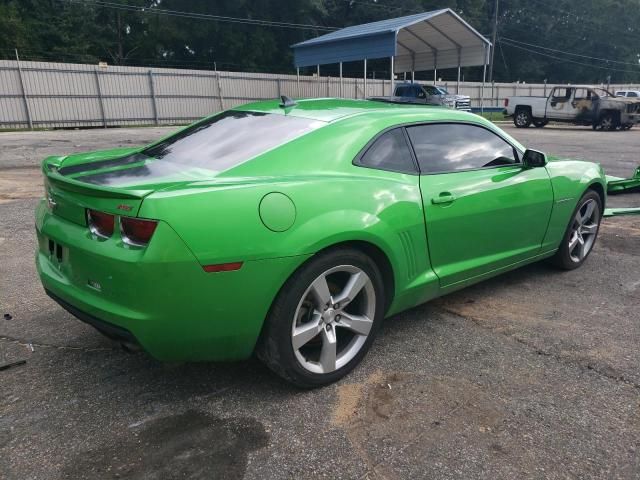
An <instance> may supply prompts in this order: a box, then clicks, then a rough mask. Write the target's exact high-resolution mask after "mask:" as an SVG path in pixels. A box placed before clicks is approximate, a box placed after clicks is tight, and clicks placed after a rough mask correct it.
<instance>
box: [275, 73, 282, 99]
mask: <svg viewBox="0 0 640 480" xmlns="http://www.w3.org/2000/svg"><path fill="white" fill-rule="evenodd" d="M276 82H277V83H278V98H280V97H281V96H282V86H281V85H280V79H279V78H278V79H277V80H276Z"/></svg>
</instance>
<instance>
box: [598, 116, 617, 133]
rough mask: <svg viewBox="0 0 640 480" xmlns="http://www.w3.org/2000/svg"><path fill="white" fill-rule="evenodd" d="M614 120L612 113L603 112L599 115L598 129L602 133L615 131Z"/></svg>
mask: <svg viewBox="0 0 640 480" xmlns="http://www.w3.org/2000/svg"><path fill="white" fill-rule="evenodd" d="M616 123H617V122H616V119H615V118H614V117H613V114H612V113H609V112H605V113H603V114H602V115H600V119H599V120H598V127H600V130H603V131H611V130H615V129H616Z"/></svg>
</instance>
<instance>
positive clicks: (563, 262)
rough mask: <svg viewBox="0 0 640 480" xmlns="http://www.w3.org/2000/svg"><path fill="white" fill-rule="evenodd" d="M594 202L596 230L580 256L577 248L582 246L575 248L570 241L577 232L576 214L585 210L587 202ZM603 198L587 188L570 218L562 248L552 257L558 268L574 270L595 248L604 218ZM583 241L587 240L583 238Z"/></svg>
mask: <svg viewBox="0 0 640 480" xmlns="http://www.w3.org/2000/svg"><path fill="white" fill-rule="evenodd" d="M591 202H593V203H594V204H595V216H594V217H593V218H594V220H593V222H592V224H593V225H595V232H594V233H593V234H592V235H593V239H592V240H591V238H589V240H587V241H590V244H589V247H588V250H587V251H586V254H585V255H584V256H582V257H581V258H580V255H575V248H580V246H579V244H578V245H577V246H576V247H574V248H573V249H572V248H571V246H570V242H571V240H572V238H573V236H574V235H575V233H576V227H577V225H576V222H577V220H576V216H577V215H578V212H585V210H586V209H585V207H586V206H587V204H589V203H591ZM602 213H603V211H602V199H601V198H600V195H598V193H597V192H595V191H594V190H591V189H589V190H587V192H586V193H585V194H584V195H583V196H582V198H581V199H580V201H579V202H578V205H577V206H576V208H575V210H574V211H573V213H572V214H571V219H570V220H569V225H567V229H566V231H565V234H564V236H563V237H562V243H561V244H560V248H559V249H558V251H557V252H556V254H555V255H554V256H553V257H551V259H550V260H551V263H552V264H553V265H555V266H556V267H558V268H561V269H563V270H573V269H574V268H578V267H579V266H581V265H582V264H583V263H584V262H585V260H586V259H587V258H589V254H590V253H591V251H592V250H593V246H594V245H595V242H596V239H597V237H598V231H599V230H600V222H601V220H602ZM579 236H580V238H583V234H580V235H579ZM583 242H585V240H584V239H583Z"/></svg>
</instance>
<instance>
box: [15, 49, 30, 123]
mask: <svg viewBox="0 0 640 480" xmlns="http://www.w3.org/2000/svg"><path fill="white" fill-rule="evenodd" d="M16 62H17V64H18V77H20V87H21V89H22V100H23V101H24V109H25V111H26V112H27V122H28V123H29V130H33V121H32V120H31V109H30V108H29V100H28V99H27V89H26V88H24V78H23V77H22V67H21V66H20V57H19V56H18V49H17V48H16Z"/></svg>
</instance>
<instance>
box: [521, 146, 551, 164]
mask: <svg viewBox="0 0 640 480" xmlns="http://www.w3.org/2000/svg"><path fill="white" fill-rule="evenodd" d="M522 163H523V164H524V166H525V167H527V168H536V167H544V166H545V165H546V164H547V156H546V155H545V154H544V153H542V152H538V151H537V150H528V149H527V150H526V151H525V152H524V156H523V157H522Z"/></svg>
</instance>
